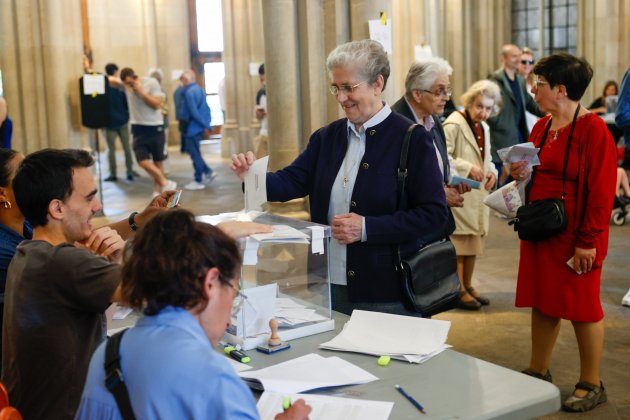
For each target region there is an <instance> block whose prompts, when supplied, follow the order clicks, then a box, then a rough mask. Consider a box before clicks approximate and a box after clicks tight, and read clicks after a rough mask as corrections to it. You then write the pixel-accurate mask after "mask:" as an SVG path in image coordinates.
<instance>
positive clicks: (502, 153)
mask: <svg viewBox="0 0 630 420" xmlns="http://www.w3.org/2000/svg"><path fill="white" fill-rule="evenodd" d="M539 150H540V149H539V148H537V147H534V143H530V142H527V143H522V144H517V145H514V146H511V147H506V148H503V149H500V150H498V151H497V154H498V155H499V157H500V158H501V160H502V161H503V164H504V165H506V166H507V167H508V168H509V172H510V175H511V176H512V178H514V179H515V180H517V181H518V182H523V181H524V180H526V179H528V177H529V174H530V173H531V171H532V167H534V166H536V165H540V159H538V151H539Z"/></svg>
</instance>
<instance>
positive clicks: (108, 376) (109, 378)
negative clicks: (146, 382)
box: [105, 330, 136, 420]
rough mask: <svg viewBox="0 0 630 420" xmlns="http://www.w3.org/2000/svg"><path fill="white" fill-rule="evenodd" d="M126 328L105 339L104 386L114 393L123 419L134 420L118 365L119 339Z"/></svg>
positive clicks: (127, 392)
mask: <svg viewBox="0 0 630 420" xmlns="http://www.w3.org/2000/svg"><path fill="white" fill-rule="evenodd" d="M126 332H127V330H122V331H120V332H118V333H116V334H114V335H113V336H111V337H109V339H108V340H107V345H106V346H105V387H106V388H107V389H108V390H109V392H111V393H112V395H114V398H115V399H116V404H118V410H120V414H121V415H122V418H123V419H124V420H135V418H136V416H135V415H134V414H133V409H132V408H131V401H130V400H129V391H127V386H126V385H125V378H124V377H123V373H122V367H121V366H120V340H122V337H123V335H124V334H125V333H126Z"/></svg>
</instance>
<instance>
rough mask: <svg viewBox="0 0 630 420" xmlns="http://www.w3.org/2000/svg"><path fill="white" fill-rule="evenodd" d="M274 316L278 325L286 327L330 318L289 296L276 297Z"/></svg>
mask: <svg viewBox="0 0 630 420" xmlns="http://www.w3.org/2000/svg"><path fill="white" fill-rule="evenodd" d="M274 316H275V317H276V320H277V321H278V325H279V326H280V327H286V328H294V327H296V326H298V325H301V324H305V323H311V322H319V321H324V320H327V319H329V318H326V317H325V316H322V315H320V314H318V313H317V311H316V310H315V309H311V308H308V307H306V306H304V305H301V304H299V303H298V302H296V301H294V300H293V299H289V298H277V299H276V307H275V311H274Z"/></svg>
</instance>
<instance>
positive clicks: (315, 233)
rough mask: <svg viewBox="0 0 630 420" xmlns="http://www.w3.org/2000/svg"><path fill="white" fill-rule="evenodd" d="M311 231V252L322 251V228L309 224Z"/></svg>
mask: <svg viewBox="0 0 630 420" xmlns="http://www.w3.org/2000/svg"><path fill="white" fill-rule="evenodd" d="M308 228H309V229H310V230H311V231H312V234H311V252H312V253H313V254H320V255H321V254H323V253H324V228H323V227H321V226H309V227H308Z"/></svg>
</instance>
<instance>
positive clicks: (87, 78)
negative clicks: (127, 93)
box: [83, 74, 105, 95]
mask: <svg viewBox="0 0 630 420" xmlns="http://www.w3.org/2000/svg"><path fill="white" fill-rule="evenodd" d="M83 94H84V95H104V94H105V76H104V75H102V74H84V75H83Z"/></svg>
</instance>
